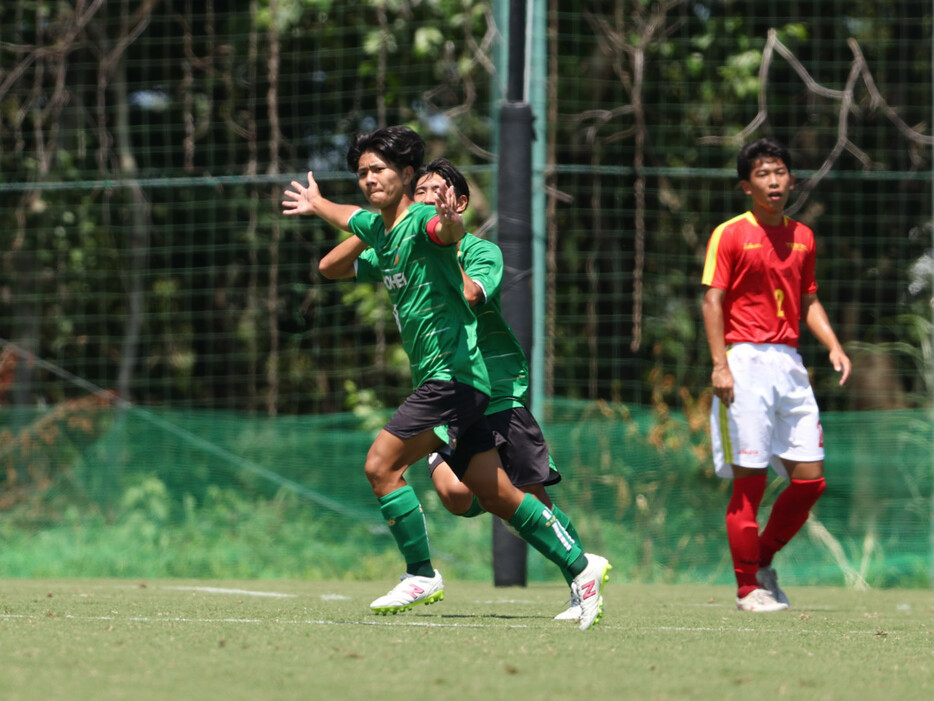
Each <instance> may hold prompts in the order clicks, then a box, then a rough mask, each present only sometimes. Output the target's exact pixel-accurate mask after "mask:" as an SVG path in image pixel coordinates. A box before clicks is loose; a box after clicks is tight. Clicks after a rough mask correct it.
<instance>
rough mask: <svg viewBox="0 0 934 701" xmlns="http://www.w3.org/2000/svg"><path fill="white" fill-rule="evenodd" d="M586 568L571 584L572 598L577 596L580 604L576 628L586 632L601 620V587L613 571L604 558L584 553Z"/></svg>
mask: <svg viewBox="0 0 934 701" xmlns="http://www.w3.org/2000/svg"><path fill="white" fill-rule="evenodd" d="M584 557H586V558H587V566H586V567H585V568H584V570H583V571H582V572H581V573H580V574H579V575H577V576H576V577H575V578H574V581H573V582H571V592H572V597H573V596H574V595H576V596H577V598H578V600H579V601H580V604H581V615H580V619H579V620H578V627H579V628H580V629H581V630H588V629H589V628H591V627H592V626H594V625H595V624H596V623H597V621H599V620H600V619H601V618H603V585H604V584H606V582H607V580H609V578H610V570H611V569H613V567H612V565H610V563H609V561H608V560H607V559H606V558H605V557H600V556H599V555H592V554H590V553H586V554H585V555H584Z"/></svg>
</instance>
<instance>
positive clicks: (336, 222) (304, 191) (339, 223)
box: [282, 170, 360, 231]
mask: <svg viewBox="0 0 934 701" xmlns="http://www.w3.org/2000/svg"><path fill="white" fill-rule="evenodd" d="M283 197H285V199H284V200H283V201H282V213H283V214H285V215H286V216H290V215H294V214H303V215H314V216H316V217H319V218H321V219H323V220H324V221H326V222H327V223H328V224H330V225H331V226H333V227H335V228H338V229H341V230H342V231H349V229H348V227H347V222H349V221H350V217H351V216H353V213H354V212H356V211H357V210H358V209H360V208H359V207H356V206H354V205H351V204H338V203H336V202H331V201H330V200H329V199H327V198H326V197H324V196H322V195H321V191H320V190H319V189H318V183H317V182H316V181H315V178H314V175H313V174H312V172H311V171H310V170H309V171H308V185H302V184H301V183H300V182H298V181H297V180H293V181H292V189H291V190H286V191H285V193H284V194H283Z"/></svg>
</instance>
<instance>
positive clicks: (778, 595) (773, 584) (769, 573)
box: [756, 567, 791, 607]
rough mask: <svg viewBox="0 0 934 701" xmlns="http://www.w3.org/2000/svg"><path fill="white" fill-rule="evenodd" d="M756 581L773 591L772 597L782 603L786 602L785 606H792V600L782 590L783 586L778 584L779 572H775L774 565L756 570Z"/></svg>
mask: <svg viewBox="0 0 934 701" xmlns="http://www.w3.org/2000/svg"><path fill="white" fill-rule="evenodd" d="M756 581H757V582H758V583H759V586H760V587H762V588H763V589H768V590H769V591H770V592H771V593H772V598H773V599H775V600H776V601H777V602H778V603H780V604H785V606H788V607H790V606H791V602H790V601H788V597H787V596H785V592H783V591H782V588H781V587H780V586H778V574H776V572H775V568H773V567H760V568H759V571H758V572H756Z"/></svg>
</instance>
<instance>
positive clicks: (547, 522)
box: [509, 494, 587, 578]
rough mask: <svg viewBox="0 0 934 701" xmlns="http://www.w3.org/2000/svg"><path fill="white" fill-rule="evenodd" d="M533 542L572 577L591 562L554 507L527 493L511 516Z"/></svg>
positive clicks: (529, 540) (516, 525)
mask: <svg viewBox="0 0 934 701" xmlns="http://www.w3.org/2000/svg"><path fill="white" fill-rule="evenodd" d="M509 524H510V525H511V526H512V527H513V528H515V529H516V530H517V531H519V535H520V536H522V538H523V540H525V541H526V542H527V543H528V544H529V545H531V546H532V547H533V548H535V549H536V550H538V552H540V553H541V554H542V555H544V556H545V557H546V558H548V559H549V560H551V561H552V562H553V563H555V564H556V565H557V566H558V567H559V568H560V569H561V570H562V573H563V571H564V570H565V569H566V570H568V571H569V573H570V574H571V575H572V578H573V577H574V576H576V575H577V574H579V573H580V572H581V570H583V569H584V566H586V564H587V559H586V558H585V557H584V551H583V550H581V546H580V544H579V543H578V542H577V541H575V540H574V539H573V538H571V536H570V534H569V533H568V532H567V531H566V530H565V529H564V526H562V525H561V524H560V523H558V519H557V518H555V515H554V514H553V513H552V512H551V510H550V509H549V508H548V507H546V506H545V505H544V504H542V503H541V502H540V501H539V500H538V499H536V498H535V497H533V496H532V495H531V494H526V495H525V497H524V498H523V499H522V502H521V503H520V504H519V508H518V509H516V513H514V514H513V515H512V518H510V519H509ZM582 563H583V564H582Z"/></svg>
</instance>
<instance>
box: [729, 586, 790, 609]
mask: <svg viewBox="0 0 934 701" xmlns="http://www.w3.org/2000/svg"><path fill="white" fill-rule="evenodd" d="M736 608H738V609H739V610H740V611H754V612H756V613H769V612H771V611H784V610H786V609H787V608H788V604H783V603H781V602H780V601H776V599H775V597H774V596H772V592H770V591H769V590H768V589H753V590H752V591H751V592H749V593H748V594H747V595H746V596H744V597H743V598H742V599H740V598H737V599H736Z"/></svg>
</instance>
